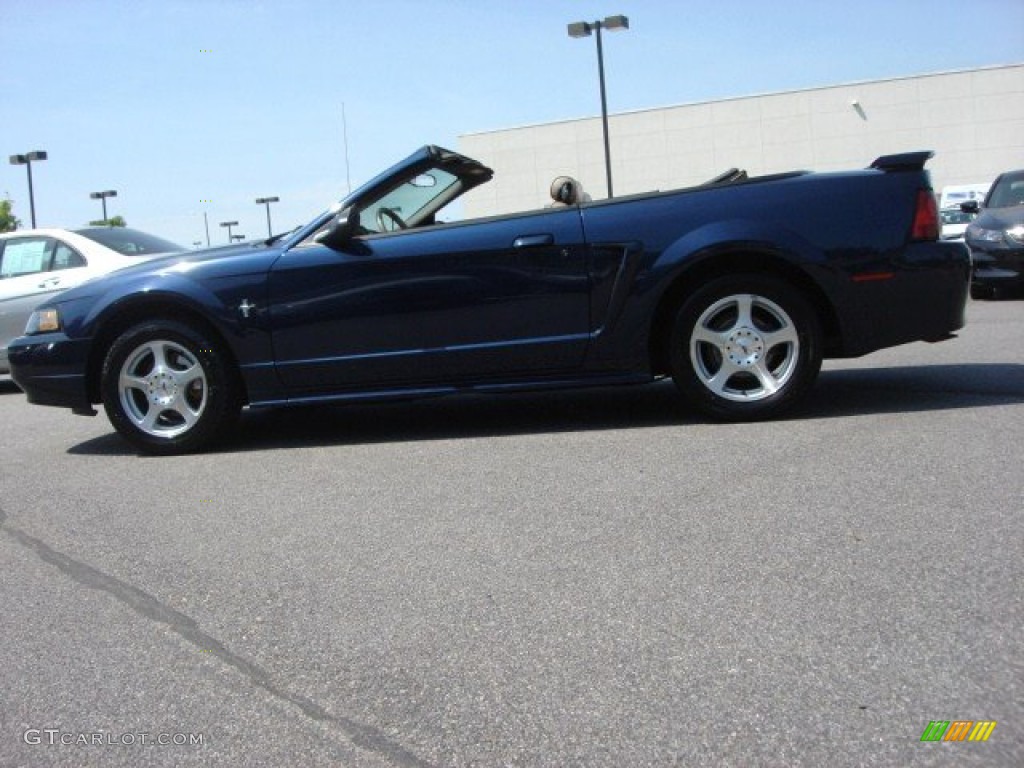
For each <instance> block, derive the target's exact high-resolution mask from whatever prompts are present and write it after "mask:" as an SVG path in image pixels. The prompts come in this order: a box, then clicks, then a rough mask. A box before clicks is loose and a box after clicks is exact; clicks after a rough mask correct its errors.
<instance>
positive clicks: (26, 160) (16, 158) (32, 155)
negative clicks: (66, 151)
mask: <svg viewBox="0 0 1024 768" xmlns="http://www.w3.org/2000/svg"><path fill="white" fill-rule="evenodd" d="M45 159H46V153H45V152H43V151H42V150H38V149H37V150H35V151H34V152H29V153H27V154H24V155H11V158H10V162H11V165H24V166H26V167H27V168H28V207H29V211H30V212H31V215H32V229H35V228H36V199H35V193H34V192H33V190H32V161H33V160H45Z"/></svg>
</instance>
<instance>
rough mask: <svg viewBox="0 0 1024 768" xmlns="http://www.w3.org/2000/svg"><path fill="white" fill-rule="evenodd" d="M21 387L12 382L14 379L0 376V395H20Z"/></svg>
mask: <svg viewBox="0 0 1024 768" xmlns="http://www.w3.org/2000/svg"><path fill="white" fill-rule="evenodd" d="M20 394H21V389H20V388H19V387H18V385H17V384H15V383H14V379H11V378H5V377H3V376H0V395H20Z"/></svg>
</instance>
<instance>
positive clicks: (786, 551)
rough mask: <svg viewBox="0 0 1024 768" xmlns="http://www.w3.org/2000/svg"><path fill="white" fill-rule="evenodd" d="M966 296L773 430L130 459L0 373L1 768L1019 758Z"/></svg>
mask: <svg viewBox="0 0 1024 768" xmlns="http://www.w3.org/2000/svg"><path fill="white" fill-rule="evenodd" d="M968 317H969V324H968V327H967V328H966V329H965V330H964V331H963V332H962V333H961V335H960V337H959V338H958V339H956V340H952V341H948V342H944V343H942V344H938V345H926V344H914V345H909V346H906V347H901V348H897V349H893V350H888V351H885V352H882V353H877V354H875V355H871V356H868V357H865V358H862V359H858V360H849V361H839V362H830V363H827V364H826V367H825V370H824V372H823V374H822V376H821V379H820V381H819V383H818V386H817V388H816V389H815V391H814V393H813V396H812V397H811V399H810V401H809V402H808V403H807V404H806V406H805V407H803V408H802V409H801V410H800V411H799V412H797V413H795V414H793V416H792V417H791V418H789V419H787V420H785V421H781V422H774V423H765V424H753V425H721V424H715V423H711V422H708V421H705V420H703V419H702V418H700V417H698V416H697V415H695V414H694V413H692V412H690V411H688V410H687V409H686V408H685V407H682V406H681V405H680V404H679V403H678V402H677V400H676V398H675V396H674V390H673V388H672V387H671V385H670V384H658V385H653V386H649V387H644V388H633V389H618V390H593V391H587V392H577V393H557V394H542V395H541V394H538V395H521V396H507V397H495V398H478V397H473V398H465V399H448V400H433V401H424V402H418V403H409V404H398V405H388V406H379V407H370V406H361V407H338V408H324V409H316V410H313V409H310V410H296V411H276V412H260V413H252V414H246V415H245V417H244V419H243V422H242V427H241V431H240V435H239V437H238V439H237V440H235V441H233V442H232V443H230V444H229V445H228V446H226V447H224V448H223V449H222V450H220V451H218V452H216V453H212V454H207V455H201V456H187V457H175V458H145V457H140V456H138V455H136V454H134V453H133V452H132V451H131V450H130V449H129V448H128V446H127V444H125V443H124V442H122V441H121V440H120V439H119V438H117V437H116V436H115V435H114V434H113V432H112V430H111V428H110V426H109V424H108V423H107V421H106V419H105V418H104V417H103V416H102V415H101V416H98V417H96V418H94V419H88V418H81V417H76V416H72V415H71V414H70V413H69V412H66V411H62V410H58V409H51V408H40V407H32V406H29V405H27V404H26V402H25V399H24V396H23V395H21V394H20V393H19V392H18V391H17V390H16V389H15V388H14V387H13V385H11V384H10V383H9V382H8V381H7V380H4V381H2V382H0V424H2V425H3V427H2V428H3V432H4V435H3V440H2V447H0V473H2V479H3V482H2V491H0V526H2V530H3V533H2V535H0V568H2V571H3V578H2V581H0V590H2V597H3V606H4V618H3V621H2V622H0V660H2V664H0V765H3V766H15V765H25V766H28V765H32V766H37V765H68V766H71V765H74V766H91V765H96V766H100V765H102V766H137V765H143V764H146V765H166V766H193V765H194V766H217V765H224V766H228V765H243V764H244V765H248V766H262V765H266V766H282V765H303V766H321V765H322V766H327V765H346V766H505V765H512V766H576V765H579V766H648V765H649V766H665V765H734V766H750V765H778V766H824V765H830V766H844V765H851V766H853V765H873V766H874V765H877V766H906V765H951V766H952V765H957V766H964V765H967V766H970V765H979V766H980V765H985V766H993V765H996V766H998V765H1005V766H1017V765H1021V764H1024V674H1022V670H1024V641H1022V637H1024V632H1022V628H1024V622H1022V617H1024V592H1022V587H1021V585H1022V583H1024V579H1022V565H1021V564H1022V553H1024V522H1022V519H1021V510H1022V508H1024V440H1022V436H1024V342H1022V339H1024V302H1021V301H1007V302H991V303H990V302H977V303H975V302H972V303H971V305H970V307H969V316H968ZM935 720H942V721H945V720H949V721H956V720H973V721H981V720H986V721H996V722H997V726H996V727H995V729H994V730H993V731H992V733H991V736H990V738H989V740H988V741H987V742H984V743H971V742H962V743H956V742H953V743H950V742H946V743H923V742H921V741H920V739H921V736H922V733H923V732H924V730H925V729H926V727H927V726H928V725H929V723H930V722H931V721H935ZM158 740H163V741H169V742H171V743H169V744H158V743H156V742H157V741H158Z"/></svg>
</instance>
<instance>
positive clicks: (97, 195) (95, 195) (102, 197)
mask: <svg viewBox="0 0 1024 768" xmlns="http://www.w3.org/2000/svg"><path fill="white" fill-rule="evenodd" d="M89 197H90V198H91V199H93V200H99V201H100V202H101V203H103V223H104V224H106V223H107V198H108V197H117V190H116V189H108V190H107V191H106V192H90V193H89Z"/></svg>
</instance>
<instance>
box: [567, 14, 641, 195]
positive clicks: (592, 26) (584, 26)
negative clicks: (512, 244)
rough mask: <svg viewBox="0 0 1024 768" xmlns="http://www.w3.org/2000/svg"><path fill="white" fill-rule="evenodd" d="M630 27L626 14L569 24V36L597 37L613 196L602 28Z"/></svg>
mask: <svg viewBox="0 0 1024 768" xmlns="http://www.w3.org/2000/svg"><path fill="white" fill-rule="evenodd" d="M602 29H609V30H616V29H629V19H627V18H626V17H625V16H606V17H605V18H604V19H603V20H598V21H576V22H573V23H572V24H570V25H569V37H590V35H591V33H594V36H595V37H596V38H597V75H598V78H599V79H600V81H601V125H602V127H603V128H604V169H605V174H606V175H607V177H608V197H612V196H613V195H612V153H611V149H610V147H609V145H608V100H607V98H606V97H605V90H604V50H603V49H602V47H601V30H602Z"/></svg>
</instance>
